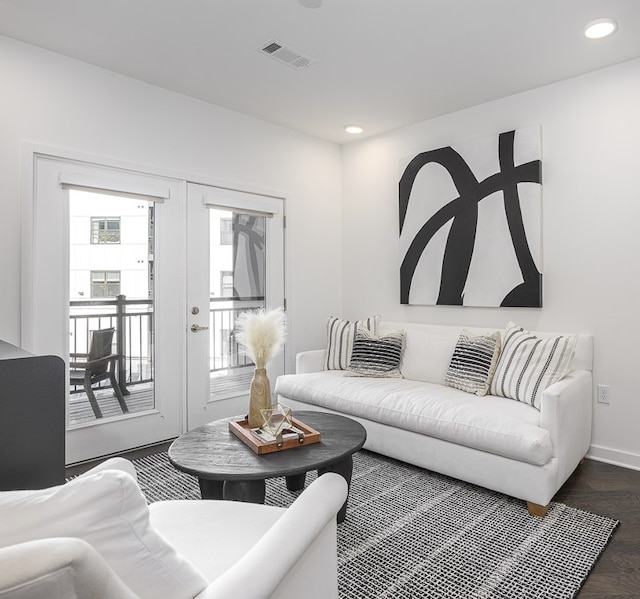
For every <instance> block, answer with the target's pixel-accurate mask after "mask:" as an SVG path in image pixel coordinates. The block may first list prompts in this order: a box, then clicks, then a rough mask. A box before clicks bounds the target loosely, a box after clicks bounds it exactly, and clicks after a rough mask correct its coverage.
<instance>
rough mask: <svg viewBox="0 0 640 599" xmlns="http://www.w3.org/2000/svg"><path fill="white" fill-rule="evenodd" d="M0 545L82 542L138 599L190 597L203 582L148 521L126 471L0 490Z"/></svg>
mask: <svg viewBox="0 0 640 599" xmlns="http://www.w3.org/2000/svg"><path fill="white" fill-rule="evenodd" d="M0 521H2V527H1V531H0V547H6V546H9V545H15V544H17V543H23V542H26V541H33V540H36V539H45V538H51V537H77V538H79V539H83V540H84V541H87V542H88V543H89V544H90V545H92V546H93V548H94V549H95V550H96V551H97V552H98V553H99V554H100V555H101V556H102V557H103V558H104V559H105V561H106V562H107V563H108V564H109V566H110V567H111V568H112V569H113V570H114V571H115V573H116V574H117V575H118V576H119V577H120V578H121V579H122V581H123V582H124V583H125V584H126V585H127V586H128V587H129V588H130V589H131V590H132V591H133V592H134V593H136V594H137V595H138V596H140V597H142V598H150V599H151V598H157V599H161V598H162V599H166V598H167V597H171V598H172V599H180V598H185V599H187V598H189V599H192V598H193V597H195V596H196V595H197V594H198V593H200V592H201V591H202V590H203V589H204V588H205V587H206V586H207V584H208V583H207V580H206V579H205V578H204V576H202V574H200V572H198V570H196V569H195V568H194V567H193V566H192V565H191V564H190V563H189V562H187V561H186V560H185V559H184V558H183V557H182V556H180V555H179V554H178V552H177V551H176V550H175V549H174V548H173V547H172V546H171V545H170V544H169V543H168V542H167V541H166V540H165V539H164V538H163V537H162V536H161V535H160V534H159V533H157V532H156V531H155V530H154V529H153V528H152V527H151V525H150V523H149V509H148V507H147V502H146V499H145V498H144V495H143V494H142V492H141V491H140V488H139V487H138V485H137V484H136V482H135V481H134V479H133V478H132V477H131V476H130V475H129V474H127V473H126V472H121V471H118V470H104V471H102V472H97V473H95V474H89V475H86V476H80V477H78V478H76V479H74V480H72V481H70V482H69V483H67V484H65V485H61V486H59V487H52V488H49V489H42V490H38V491H3V492H0Z"/></svg>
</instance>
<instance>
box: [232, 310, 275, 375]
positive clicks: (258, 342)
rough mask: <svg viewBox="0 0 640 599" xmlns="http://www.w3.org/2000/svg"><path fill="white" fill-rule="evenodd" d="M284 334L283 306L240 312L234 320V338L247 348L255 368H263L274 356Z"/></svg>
mask: <svg viewBox="0 0 640 599" xmlns="http://www.w3.org/2000/svg"><path fill="white" fill-rule="evenodd" d="M285 335H286V317H285V314H284V309H283V308H276V309H275V310H268V311H267V310H263V309H261V310H254V311H249V312H244V313H242V314H241V315H240V316H239V317H238V319H237V320H236V339H237V340H238V343H240V345H242V346H244V347H245V349H246V350H247V355H248V356H249V358H251V360H252V361H253V363H254V364H255V365H256V368H265V367H266V365H267V363H268V362H269V360H271V358H273V356H275V355H276V354H277V353H278V351H279V350H280V348H281V347H282V344H283V343H284V339H285Z"/></svg>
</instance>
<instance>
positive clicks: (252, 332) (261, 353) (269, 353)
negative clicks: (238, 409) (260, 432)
mask: <svg viewBox="0 0 640 599" xmlns="http://www.w3.org/2000/svg"><path fill="white" fill-rule="evenodd" d="M285 334H286V319H285V314H284V309H283V308H276V309H275V310H264V309H260V310H255V311H248V312H244V313H242V314H241V315H240V316H239V317H238V319H237V320H236V339H237V340H238V343H240V345H242V346H244V348H245V349H246V351H247V355H248V356H249V358H250V359H251V360H252V361H253V363H254V364H255V366H256V369H255V372H254V374H253V379H252V380H251V390H250V395H249V415H248V421H249V426H250V427H251V428H258V427H260V426H261V425H262V414H261V412H260V411H261V410H265V409H268V408H269V407H270V406H271V386H270V384H269V378H268V377H267V370H266V367H267V364H268V363H269V361H270V360H271V359H272V358H273V357H274V356H275V355H276V354H277V353H278V351H280V348H281V347H282V344H283V343H284V339H285Z"/></svg>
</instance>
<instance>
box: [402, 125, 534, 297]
mask: <svg viewBox="0 0 640 599" xmlns="http://www.w3.org/2000/svg"><path fill="white" fill-rule="evenodd" d="M399 208H400V256H401V265H400V302H401V303H402V304H420V305H445V306H504V307H507V306H508V307H542V272H541V256H542V247H541V244H542V162H541V138H540V127H538V126H535V127H528V128H525V129H517V130H514V131H506V132H504V133H500V134H498V135H493V136H490V137H487V138H483V139H477V140H473V141H469V142H466V143H460V144H456V145H452V146H446V147H443V148H439V149H436V150H430V151H427V152H421V153H420V154H418V155H417V156H415V157H413V158H412V159H411V160H410V161H409V162H408V164H407V165H406V167H405V168H404V170H403V172H402V175H401V177H400V184H399Z"/></svg>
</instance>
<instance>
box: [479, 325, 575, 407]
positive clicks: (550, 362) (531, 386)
mask: <svg viewBox="0 0 640 599" xmlns="http://www.w3.org/2000/svg"><path fill="white" fill-rule="evenodd" d="M576 341H577V336H576V335H569V336H564V335H559V336H557V337H537V336H536V335H534V334H532V333H530V332H529V331H525V330H524V329H523V328H522V327H518V326H516V325H515V324H514V323H512V322H510V323H509V324H508V325H507V328H506V330H505V332H504V339H503V341H502V354H501V355H500V360H499V362H498V367H497V368H496V372H495V375H494V376H493V381H492V382H491V394H492V395H500V396H502V397H509V398H511V399H516V400H518V401H522V402H524V403H528V404H529V405H531V406H533V407H534V408H536V409H538V410H539V409H540V401H541V398H542V392H543V391H544V390H545V389H546V388H547V387H549V385H552V384H553V383H555V382H556V381H559V380H560V379H561V378H562V377H563V376H564V375H565V374H566V373H567V372H568V370H569V366H570V365H571V358H572V357H573V352H574V350H575V347H576Z"/></svg>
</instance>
